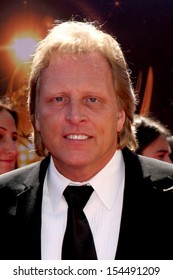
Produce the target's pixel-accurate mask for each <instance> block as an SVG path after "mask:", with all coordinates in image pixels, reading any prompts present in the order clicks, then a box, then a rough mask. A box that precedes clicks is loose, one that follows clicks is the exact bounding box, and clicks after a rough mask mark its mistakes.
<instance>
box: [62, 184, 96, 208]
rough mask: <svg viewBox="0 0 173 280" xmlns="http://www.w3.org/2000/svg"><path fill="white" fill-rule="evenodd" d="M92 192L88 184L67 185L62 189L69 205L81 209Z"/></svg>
mask: <svg viewBox="0 0 173 280" xmlns="http://www.w3.org/2000/svg"><path fill="white" fill-rule="evenodd" d="M92 192H93V188H92V187H91V186H90V185H83V186H74V185H68V186H67V187H66V189H65V190H64V192H63V195H64V197H65V199H66V201H67V204H68V206H69V207H71V208H76V209H81V210H82V209H83V208H84V207H85V205H86V203H87V201H88V200H89V198H90V196H91V194H92Z"/></svg>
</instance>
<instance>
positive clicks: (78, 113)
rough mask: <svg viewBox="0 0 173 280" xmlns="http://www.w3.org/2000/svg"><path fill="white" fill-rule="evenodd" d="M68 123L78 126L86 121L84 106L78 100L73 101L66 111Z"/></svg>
mask: <svg viewBox="0 0 173 280" xmlns="http://www.w3.org/2000/svg"><path fill="white" fill-rule="evenodd" d="M65 118H66V121H67V122H68V123H71V124H75V125H78V124H80V123H83V122H85V121H86V114H85V109H84V105H83V104H81V103H80V101H78V100H71V101H70V102H69V104H68V107H67V111H66V116H65Z"/></svg>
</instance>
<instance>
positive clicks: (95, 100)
mask: <svg viewBox="0 0 173 280" xmlns="http://www.w3.org/2000/svg"><path fill="white" fill-rule="evenodd" d="M88 100H89V101H90V102H91V103H96V102H98V99H97V98H96V97H89V98H88Z"/></svg>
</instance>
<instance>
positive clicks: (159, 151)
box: [157, 149, 168, 153]
mask: <svg viewBox="0 0 173 280" xmlns="http://www.w3.org/2000/svg"><path fill="white" fill-rule="evenodd" d="M167 152H168V150H163V149H162V150H158V151H157V153H167Z"/></svg>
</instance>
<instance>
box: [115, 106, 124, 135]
mask: <svg viewBox="0 0 173 280" xmlns="http://www.w3.org/2000/svg"><path fill="white" fill-rule="evenodd" d="M125 118H126V114H125V112H124V110H120V111H119V112H118V115H117V132H120V131H121V130H122V128H123V126H124V122H125Z"/></svg>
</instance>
